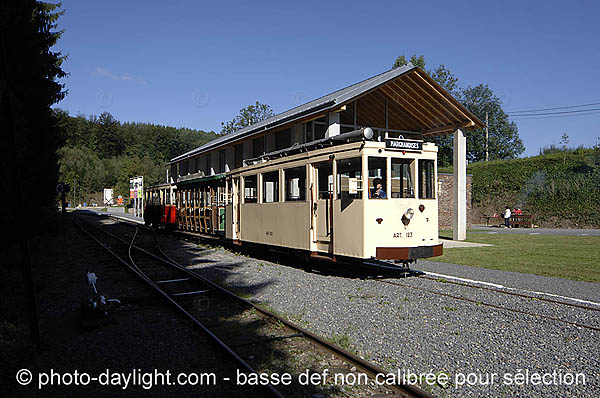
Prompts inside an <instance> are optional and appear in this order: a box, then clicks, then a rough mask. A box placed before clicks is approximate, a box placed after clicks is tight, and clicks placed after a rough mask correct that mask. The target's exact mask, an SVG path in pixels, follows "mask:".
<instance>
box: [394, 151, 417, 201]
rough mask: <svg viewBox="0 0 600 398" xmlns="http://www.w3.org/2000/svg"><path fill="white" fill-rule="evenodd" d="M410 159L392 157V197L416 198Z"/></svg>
mask: <svg viewBox="0 0 600 398" xmlns="http://www.w3.org/2000/svg"><path fill="white" fill-rule="evenodd" d="M412 164H413V160H410V159H392V198H414V197H415V190H414V188H413V178H412V173H413V172H412Z"/></svg>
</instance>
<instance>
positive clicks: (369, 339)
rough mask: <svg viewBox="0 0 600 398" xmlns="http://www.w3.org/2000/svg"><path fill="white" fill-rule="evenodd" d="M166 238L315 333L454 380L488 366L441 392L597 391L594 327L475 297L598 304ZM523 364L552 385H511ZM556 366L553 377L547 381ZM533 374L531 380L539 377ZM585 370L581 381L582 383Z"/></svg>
mask: <svg viewBox="0 0 600 398" xmlns="http://www.w3.org/2000/svg"><path fill="white" fill-rule="evenodd" d="M163 242H164V243H163V246H164V247H165V249H166V251H167V252H169V253H171V254H172V256H173V257H174V258H176V259H178V261H180V262H181V263H183V264H186V265H189V266H190V267H191V268H194V269H196V270H197V272H199V273H201V274H203V275H205V276H208V277H210V278H212V279H213V280H218V281H220V282H222V283H224V284H227V285H229V286H232V287H234V288H235V290H236V291H238V292H242V293H244V294H245V295H247V296H249V297H250V298H251V299H252V300H255V301H259V302H262V303H264V304H266V305H267V306H268V307H270V308H272V309H274V310H276V311H278V312H280V313H283V314H287V315H288V316H289V317H290V318H291V319H292V320H294V321H296V322H298V323H300V324H302V325H304V326H306V327H308V328H309V329H311V330H313V331H315V332H317V333H318V334H320V335H323V336H331V337H333V338H334V339H335V340H337V341H339V340H342V341H344V340H349V341H350V342H351V344H352V345H353V347H354V349H356V350H357V351H358V352H360V353H361V354H362V356H363V357H365V358H366V359H368V360H373V361H375V362H377V363H379V364H380V365H381V366H382V367H384V368H386V369H388V370H390V371H394V372H396V371H398V370H399V371H400V372H401V374H402V372H404V373H406V372H407V371H409V370H410V371H411V372H416V373H427V372H433V373H438V372H444V373H447V374H449V375H450V379H451V380H452V381H456V382H458V384H460V382H461V381H463V379H461V375H467V374H469V373H472V372H475V373H480V374H481V376H483V379H484V380H483V381H485V377H486V375H490V377H493V379H492V380H493V381H494V382H493V384H491V385H489V384H488V385H473V386H469V385H467V384H464V385H457V384H455V385H453V386H451V387H449V388H446V389H442V388H440V387H439V386H434V387H432V388H431V389H432V391H433V392H434V393H435V394H436V395H438V396H448V397H464V396H467V397H480V396H491V397H498V396H506V397H508V396H523V397H547V396H580V397H596V396H600V371H599V369H598V363H599V362H600V332H598V331H595V330H590V329H587V328H580V327H576V326H572V325H568V324H565V323H561V322H556V321H552V320H549V319H544V318H540V317H537V316H535V315H528V314H521V313H515V312H510V311H502V310H498V309H494V308H490V307H488V306H485V305H481V304H480V303H477V302H483V303H491V304H494V305H500V306H506V307H509V308H514V309H518V310H522V311H527V312H530V313H533V314H541V315H546V316H552V317H556V318H560V319H564V320H568V321H571V322H577V323H581V324H584V325H589V326H593V327H600V312H598V311H586V310H581V309H576V308H572V307H567V306H563V305H558V304H550V303H547V302H542V301H537V300H531V299H523V298H516V297H512V296H507V295H501V294H499V293H496V292H490V291H485V290H481V289H472V288H468V287H464V286H457V285H454V284H448V283H440V282H437V281H434V280H428V279H423V278H408V279H396V280H394V282H395V283H398V284H400V285H401V286H397V285H391V284H388V283H382V281H379V280H374V279H358V278H351V277H348V276H347V275H348V273H347V272H344V270H343V269H340V270H339V272H333V273H332V272H328V273H317V272H306V271H304V270H302V269H300V268H296V267H294V266H293V265H294V260H287V259H284V258H282V259H281V260H282V262H284V263H285V264H287V265H279V264H274V263H272V262H269V261H265V260H260V259H255V258H250V257H247V256H244V255H239V254H236V253H232V252H229V251H227V250H225V249H222V248H214V247H198V246H197V245H195V244H193V243H189V242H182V241H178V240H174V239H169V238H163ZM444 266H447V268H446V272H451V271H455V272H456V274H457V275H458V274H460V272H461V270H460V269H458V268H456V269H453V268H452V266H451V265H444ZM433 267H437V268H436V269H437V271H440V266H439V265H438V264H437V263H427V262H422V263H420V264H419V265H418V266H417V267H415V268H417V269H421V268H422V269H427V268H433ZM454 267H457V266H454ZM469 268H471V267H469ZM463 271H464V272H465V274H463V275H461V276H465V277H472V278H475V277H477V278H482V279H484V280H485V278H487V280H491V281H498V280H499V281H502V283H503V284H505V285H509V284H519V283H520V284H521V285H519V286H525V287H531V288H534V287H535V288H537V289H540V290H543V291H548V290H551V291H557V292H559V293H560V294H565V295H576V297H582V298H587V299H596V298H597V297H598V296H597V290H598V284H592V283H584V282H572V281H567V280H563V279H556V280H555V278H545V279H540V278H543V277H537V276H532V275H523V274H517V275H514V273H508V272H501V271H491V270H484V269H480V268H477V269H474V270H469V269H464V270H463ZM469 272H471V273H470V274H469ZM436 293H438V294H436ZM439 293H442V294H451V295H456V296H462V297H465V298H468V299H470V300H474V301H476V302H475V303H473V302H467V301H464V300H455V299H451V298H449V297H445V296H443V295H440V294H439ZM520 372H523V373H524V372H529V374H531V373H533V372H539V373H541V374H546V373H549V374H551V376H547V377H546V379H545V380H546V381H548V382H550V383H551V385H544V384H541V385H532V384H529V385H516V384H517V383H520V382H521V379H519V377H520V376H519V373H520ZM553 372H555V374H556V376H557V383H554V382H553V375H552V374H553ZM492 373H496V374H497V375H496V376H492V375H491V374H492ZM576 373H580V375H579V379H578V382H579V383H580V384H579V385H566V383H570V382H572V380H571V379H570V378H569V376H567V378H566V379H561V375H565V374H573V375H574V374H576ZM581 374H583V375H584V376H582V375H581ZM471 377H473V376H471ZM535 377H536V376H534V377H533V378H529V377H528V380H530V382H533V383H536V382H537V379H536V378H535ZM583 377H585V383H586V385H585V386H583V385H581V382H582V380H583ZM471 381H472V380H471ZM511 381H512V382H513V383H512V384H509V382H511ZM561 381H562V382H561ZM465 383H466V380H465ZM538 384H539V383H538Z"/></svg>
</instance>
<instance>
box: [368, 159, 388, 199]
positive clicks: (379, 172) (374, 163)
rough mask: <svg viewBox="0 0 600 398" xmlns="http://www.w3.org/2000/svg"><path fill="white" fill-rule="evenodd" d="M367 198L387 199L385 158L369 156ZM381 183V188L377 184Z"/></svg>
mask: <svg viewBox="0 0 600 398" xmlns="http://www.w3.org/2000/svg"><path fill="white" fill-rule="evenodd" d="M368 165H369V166H368V167H369V186H368V189H369V199H387V193H388V192H389V189H388V188H387V186H386V182H387V173H386V158H378V157H371V156H369V159H368ZM379 184H381V190H378V185H379Z"/></svg>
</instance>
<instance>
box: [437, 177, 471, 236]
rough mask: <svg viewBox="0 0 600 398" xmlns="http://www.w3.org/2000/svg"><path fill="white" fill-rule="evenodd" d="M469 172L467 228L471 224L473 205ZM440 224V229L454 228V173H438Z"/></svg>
mask: <svg viewBox="0 0 600 398" xmlns="http://www.w3.org/2000/svg"><path fill="white" fill-rule="evenodd" d="M472 180H473V176H472V175H471V174H467V228H468V227H470V226H471V224H472V222H471V217H472V214H471V213H472V210H473V205H472V204H471V181H472ZM437 192H438V225H439V228H440V229H452V214H453V212H454V175H453V174H441V173H438V190H437Z"/></svg>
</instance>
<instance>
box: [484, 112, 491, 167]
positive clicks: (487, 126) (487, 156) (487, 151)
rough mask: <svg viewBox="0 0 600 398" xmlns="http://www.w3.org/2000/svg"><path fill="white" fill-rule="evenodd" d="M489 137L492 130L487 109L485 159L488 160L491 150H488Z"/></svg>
mask: <svg viewBox="0 0 600 398" xmlns="http://www.w3.org/2000/svg"><path fill="white" fill-rule="evenodd" d="M489 139H490V132H489V121H488V113H487V111H485V161H486V162H489V160H490V154H489V150H488V142H489Z"/></svg>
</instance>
